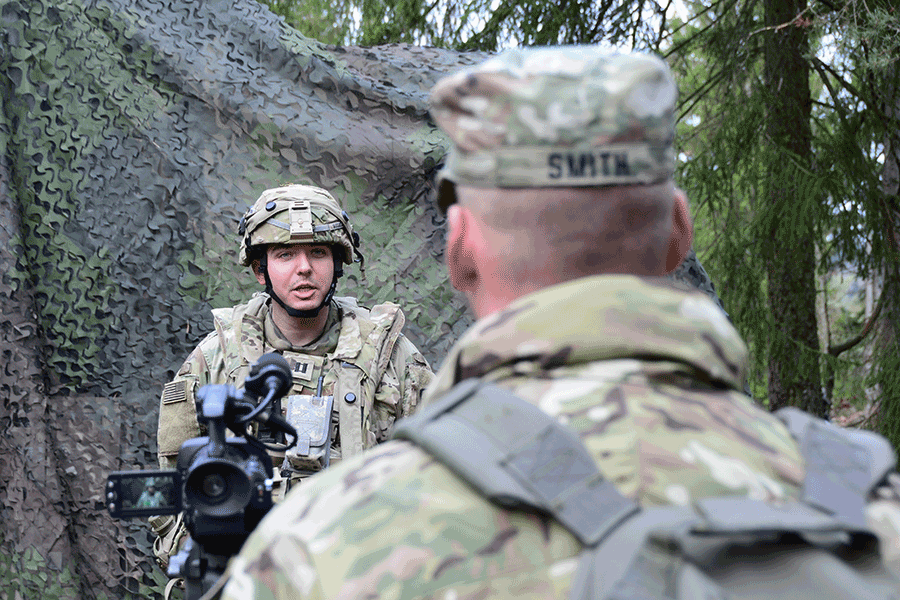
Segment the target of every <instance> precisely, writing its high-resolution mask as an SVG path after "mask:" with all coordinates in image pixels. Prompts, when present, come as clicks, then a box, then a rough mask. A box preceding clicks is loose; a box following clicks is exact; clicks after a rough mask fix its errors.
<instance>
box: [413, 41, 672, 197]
mask: <svg viewBox="0 0 900 600" xmlns="http://www.w3.org/2000/svg"><path fill="white" fill-rule="evenodd" d="M677 96H678V89H677V86H676V85H675V81H674V79H673V78H672V74H671V72H670V71H669V68H668V66H667V65H666V63H665V62H664V61H663V60H662V59H660V58H658V57H656V56H651V55H647V54H610V53H609V52H608V51H604V50H602V49H601V48H598V47H594V46H558V47H547V48H531V49H515V50H510V51H507V52H504V53H503V54H500V55H498V56H496V57H494V58H491V59H489V60H487V61H486V62H484V63H482V64H480V65H477V66H475V67H471V68H468V69H465V70H463V71H461V72H458V73H456V74H454V75H451V76H449V77H445V78H444V79H442V80H440V81H439V82H438V83H437V85H435V87H434V89H433V90H432V93H431V114H432V116H433V117H434V119H435V121H437V124H438V125H439V126H440V128H441V129H443V130H444V131H445V132H446V133H447V135H448V136H449V137H450V140H451V142H452V145H451V150H450V154H449V155H448V157H447V162H446V165H445V167H444V168H443V169H442V170H441V172H440V173H439V175H438V205H439V206H440V207H441V209H442V210H446V208H447V206H449V205H450V204H452V203H453V202H455V192H454V184H463V185H471V186H474V187H501V188H505V187H510V188H516V187H583V186H607V185H630V184H642V183H657V182H661V181H665V180H666V179H668V178H670V177H671V176H672V174H673V172H674V165H675V157H674V150H673V147H672V143H673V138H674V134H675V101H676V99H677Z"/></svg>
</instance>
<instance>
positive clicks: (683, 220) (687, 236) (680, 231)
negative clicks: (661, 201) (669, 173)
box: [666, 188, 694, 275]
mask: <svg viewBox="0 0 900 600" xmlns="http://www.w3.org/2000/svg"><path fill="white" fill-rule="evenodd" d="M693 241H694V225H693V223H692V222H691V213H690V210H688V205H687V196H685V194H684V192H683V191H681V190H680V189H678V188H675V205H674V207H673V210H672V236H671V237H670V238H669V249H668V252H667V253H666V275H668V274H669V273H671V272H672V271H674V270H675V269H677V268H678V267H680V266H681V263H683V262H684V259H685V257H686V256H687V254H688V252H689V251H690V249H691V243H692V242H693Z"/></svg>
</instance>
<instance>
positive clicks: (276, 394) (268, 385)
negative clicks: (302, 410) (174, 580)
mask: <svg viewBox="0 0 900 600" xmlns="http://www.w3.org/2000/svg"><path fill="white" fill-rule="evenodd" d="M291 385H292V376H291V369H290V367H289V366H288V363H287V361H286V360H285V359H284V357H282V356H281V355H280V354H276V353H270V354H265V355H263V356H262V357H261V358H260V359H259V360H258V361H257V362H256V363H255V364H254V365H253V367H252V368H251V370H250V375H249V376H248V377H247V379H246V380H245V382H244V389H243V390H238V389H236V388H235V387H234V386H231V385H205V386H203V387H201V388H200V389H199V390H198V391H197V420H198V421H199V422H200V423H201V424H203V423H205V424H206V425H207V428H208V433H209V435H208V436H206V437H200V438H194V439H190V440H188V441H186V442H185V443H184V444H182V446H181V448H180V449H179V451H178V459H177V463H176V468H175V469H173V470H154V471H150V470H144V471H118V472H115V473H111V474H110V475H109V478H108V479H107V482H106V494H105V499H106V505H107V509H108V510H109V513H110V515H112V517H113V518H119V519H129V518H135V517H149V516H157V515H177V514H179V513H184V522H185V527H186V528H187V530H188V533H189V534H190V538H189V539H188V540H187V542H186V543H185V544H184V546H183V547H182V549H181V551H180V552H179V553H178V554H177V555H176V556H174V557H173V558H172V560H171V562H170V563H169V570H168V575H169V576H170V577H183V578H184V579H185V592H186V594H185V595H186V598H187V600H194V599H196V598H200V597H201V596H202V595H203V594H204V593H205V592H206V591H208V590H210V589H211V588H212V587H213V585H214V584H215V582H216V581H217V580H218V579H219V577H220V576H221V575H222V573H223V572H224V570H225V566H226V565H227V562H228V559H229V558H230V557H231V556H233V555H234V554H237V552H238V551H239V550H240V548H241V546H242V545H243V543H244V541H245V540H246V539H247V536H249V535H250V533H251V532H252V531H253V530H254V529H255V528H256V526H257V524H258V523H259V522H260V520H262V518H263V517H264V516H265V515H266V513H267V512H268V511H269V509H270V508H271V507H272V504H273V502H272V485H273V468H272V460H271V458H270V457H269V454H268V452H267V451H266V450H267V449H269V450H285V449H286V448H285V446H283V445H280V446H278V447H277V448H276V447H273V446H270V445H268V444H266V443H264V442H261V441H260V440H259V439H257V438H256V437H254V436H253V435H252V434H251V433H250V432H249V431H248V429H247V427H248V425H249V424H250V423H251V422H253V421H256V422H257V423H259V424H260V427H265V428H266V429H267V430H268V431H270V432H277V433H281V434H284V435H287V436H290V437H291V438H292V442H291V444H290V445H289V446H287V448H291V447H292V446H293V445H294V444H296V442H297V431H296V429H295V428H294V427H293V426H291V425H290V424H289V423H288V422H287V421H286V420H285V419H284V418H283V417H282V416H281V414H280V413H281V411H280V410H277V407H278V404H279V403H278V402H277V400H280V398H281V397H282V396H284V395H285V394H286V393H287V392H288V391H290V389H291ZM226 428H227V429H228V430H230V431H232V432H234V433H235V435H236V436H237V437H229V438H226V437H225V432H226ZM212 549H214V550H212Z"/></svg>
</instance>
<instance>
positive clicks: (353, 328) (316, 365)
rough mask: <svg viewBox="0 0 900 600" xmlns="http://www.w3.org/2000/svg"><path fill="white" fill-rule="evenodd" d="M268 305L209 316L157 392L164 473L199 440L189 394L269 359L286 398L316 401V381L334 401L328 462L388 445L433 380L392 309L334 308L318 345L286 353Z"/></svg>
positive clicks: (164, 552) (157, 525)
mask: <svg viewBox="0 0 900 600" xmlns="http://www.w3.org/2000/svg"><path fill="white" fill-rule="evenodd" d="M268 301H269V298H268V296H267V295H266V294H264V293H258V294H257V295H255V296H254V297H253V298H252V299H251V300H250V302H249V303H247V304H244V305H240V306H236V307H233V308H224V309H216V310H214V311H213V317H214V321H215V327H216V330H215V331H214V332H212V333H210V334H209V335H208V336H207V337H206V338H205V339H204V340H203V341H202V342H200V344H199V345H198V346H197V347H196V348H195V349H194V351H193V352H192V353H191V355H190V356H189V357H188V359H187V360H186V361H185V362H184V364H183V365H182V367H181V369H179V371H178V374H177V375H176V376H175V378H174V379H173V380H172V381H171V382H169V383H168V384H166V385H165V387H164V389H163V394H162V398H161V400H160V412H159V429H158V435H157V441H158V448H159V450H158V451H159V463H160V466H161V467H162V468H174V466H175V461H176V458H177V455H178V449H179V448H180V447H181V444H182V443H184V442H185V441H186V440H188V439H190V438H193V437H197V436H199V435H201V433H202V432H201V430H200V426H199V424H198V423H197V414H196V408H195V397H196V392H197V390H198V389H199V388H200V387H202V386H204V385H206V384H211V383H218V384H223V383H224V384H231V385H234V386H235V387H237V388H240V387H243V382H244V380H245V379H246V377H247V375H248V374H249V372H250V367H251V365H252V364H253V363H254V362H255V361H256V360H257V359H258V358H259V357H260V356H262V355H263V354H265V353H267V352H272V351H278V352H280V353H281V354H282V355H283V356H284V357H285V358H286V359H287V361H288V364H290V365H291V368H292V370H293V374H294V387H293V388H292V389H291V390H290V392H289V394H291V395H293V394H297V395H299V394H315V393H316V391H317V388H318V385H319V378H320V377H321V379H322V383H321V393H322V395H326V396H327V395H334V421H335V427H334V432H335V433H334V435H333V439H334V440H335V444H334V447H333V448H332V450H331V460H332V461H333V462H334V461H336V460H339V459H341V458H347V457H348V456H352V455H354V454H358V453H360V452H361V451H362V450H364V449H366V448H369V447H371V446H374V445H375V444H376V443H379V442H382V441H384V440H386V439H387V438H388V436H389V435H390V431H391V428H392V426H393V423H394V421H395V420H396V419H398V418H400V417H402V416H405V415H408V414H410V413H411V412H412V411H413V410H414V409H415V407H416V405H417V404H418V402H419V397H420V395H421V393H422V391H423V390H424V389H425V387H426V386H427V385H428V383H429V382H430V381H431V380H432V378H433V374H432V372H431V370H430V368H429V366H428V364H427V362H426V361H425V358H424V357H423V356H422V354H421V353H419V351H418V350H417V349H416V347H415V346H414V345H413V344H412V343H411V342H410V341H409V340H408V339H407V338H406V337H405V336H403V335H402V333H401V330H402V328H403V324H404V316H403V313H402V312H401V310H400V308H399V307H398V306H397V305H395V304H390V303H387V304H381V305H378V306H375V307H374V308H372V310H371V311H370V310H366V309H364V308H360V307H359V306H357V304H356V301H355V300H354V299H353V298H334V299H333V301H332V303H331V310H330V312H329V319H328V322H327V323H326V326H325V331H324V332H323V334H322V336H321V337H320V338H319V340H318V341H317V342H314V343H313V344H311V345H310V346H304V347H301V348H294V347H292V346H291V344H290V343H289V342H288V341H287V340H286V339H284V337H283V336H281V334H280V332H278V330H277V328H275V326H274V323H273V321H272V319H271V317H270V316H269V304H268ZM353 423H358V424H362V425H363V426H362V427H359V426H356V427H353V426H351V424H353ZM273 462H274V466H275V471H276V475H277V474H278V471H279V467H280V465H281V458H280V457H278V456H273ZM276 495H277V494H276ZM172 524H173V520H172V519H170V518H164V519H157V520H155V521H154V522H152V523H151V525H153V527H154V529H156V531H157V533H158V534H160V535H161V536H167V537H168V538H174V536H175V531H174V530H172ZM179 535H183V533H180V534H179ZM177 544H178V540H177V539H172V540H171V542H169V543H162V541H160V542H158V543H157V548H156V553H157V557H158V558H159V559H160V563H161V564H162V565H163V566H164V565H165V563H166V562H167V559H168V555H170V554H171V553H172V552H173V551H175V550H177ZM160 546H162V547H160Z"/></svg>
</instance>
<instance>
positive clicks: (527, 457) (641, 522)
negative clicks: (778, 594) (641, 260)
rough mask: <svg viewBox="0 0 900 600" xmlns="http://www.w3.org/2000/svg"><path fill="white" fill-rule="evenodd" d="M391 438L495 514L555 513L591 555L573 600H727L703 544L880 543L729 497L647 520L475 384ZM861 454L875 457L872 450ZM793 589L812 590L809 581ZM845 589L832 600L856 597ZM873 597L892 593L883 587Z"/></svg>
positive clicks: (507, 397)
mask: <svg viewBox="0 0 900 600" xmlns="http://www.w3.org/2000/svg"><path fill="white" fill-rule="evenodd" d="M393 437H394V438H395V439H403V440H408V441H411V442H413V443H415V444H416V445H418V446H420V447H422V448H423V449H425V450H427V451H428V452H429V453H430V454H431V455H432V456H434V458H435V459H437V460H438V461H440V462H441V463H443V464H444V465H445V466H447V467H448V468H449V469H450V470H452V471H453V472H454V473H455V474H457V475H458V476H459V477H461V478H462V479H463V480H465V481H466V482H467V483H469V484H470V485H471V486H473V487H474V488H475V489H476V490H477V491H479V493H481V494H482V495H483V496H485V497H487V498H488V499H490V500H492V501H493V502H495V503H496V504H498V505H500V506H502V507H504V508H507V509H511V510H526V511H535V512H540V513H543V514H547V515H550V516H552V517H553V518H554V519H556V520H557V521H558V522H559V523H560V524H561V525H563V526H564V527H565V528H566V529H567V530H568V531H569V532H571V533H572V535H574V536H575V537H576V538H577V539H578V540H579V541H580V542H581V543H582V544H583V546H584V549H583V551H582V553H581V556H580V558H579V567H578V570H577V571H576V573H575V576H574V579H573V585H572V589H571V591H570V598H571V599H572V600H587V599H609V600H611V599H613V598H614V599H616V600H651V599H658V600H668V599H672V598H678V599H679V600H680V599H687V598H691V599H693V598H695V597H698V596H697V594H700V595H701V596H702V597H709V598H726V597H729V596H728V594H727V593H726V592H725V589H726V588H723V587H722V586H721V585H720V582H718V581H714V580H713V579H711V578H710V577H709V576H707V575H706V574H705V572H704V571H703V570H702V568H701V567H700V566H699V565H701V564H702V563H703V559H702V558H701V557H695V556H691V548H692V547H693V546H696V545H697V543H698V541H701V542H702V543H701V545H702V544H705V543H708V542H709V541H710V540H712V541H713V542H715V543H719V544H726V545H727V544H729V543H732V542H738V543H746V542H747V541H748V540H764V541H765V542H766V543H771V540H776V541H777V540H778V539H780V537H781V536H783V535H786V536H788V537H790V536H801V537H802V536H805V535H812V536H813V537H814V538H818V539H826V538H828V539H830V538H835V539H841V540H844V538H847V539H850V540H852V541H851V542H850V543H851V545H853V546H855V547H859V546H860V545H863V546H864V545H866V544H869V545H870V542H871V540H872V539H873V538H872V536H871V534H870V533H869V532H868V530H867V528H865V527H864V524H857V523H851V522H849V521H848V520H847V519H845V518H843V517H842V516H841V515H835V516H832V515H830V514H827V513H826V512H822V511H821V510H820V507H818V506H817V505H814V504H813V505H810V503H806V502H793V503H785V504H781V505H771V504H768V503H765V502H759V501H756V500H752V499H749V498H744V497H727V498H707V499H701V500H698V501H696V502H695V503H694V506H692V507H683V506H663V507H655V508H650V509H646V510H642V509H640V507H639V506H638V505H637V503H636V502H634V501H633V500H630V499H628V498H625V497H624V496H622V495H621V494H620V493H619V492H618V490H616V489H615V487H614V486H613V485H612V484H611V483H610V482H609V481H607V480H606V479H604V478H603V476H602V474H601V473H600V471H599V469H598V468H597V466H596V464H595V463H594V461H593V459H592V457H591V456H590V454H589V453H588V452H587V450H586V449H585V447H584V445H583V444H582V443H581V440H580V439H579V438H578V436H577V435H576V434H575V432H574V431H572V430H571V429H570V428H568V427H566V426H564V425H561V424H560V423H558V422H557V421H556V420H555V419H554V418H552V417H550V416H549V415H547V414H546V413H544V412H543V411H541V410H540V409H538V408H537V407H536V406H534V405H532V404H530V403H528V402H527V401H525V400H523V399H521V398H519V397H518V396H516V395H515V394H513V393H512V392H510V391H509V390H507V389H504V388H502V387H499V386H496V385H492V384H482V383H480V382H478V381H476V380H468V381H464V382H461V383H460V384H458V385H456V386H455V387H454V388H453V389H451V390H450V391H449V392H448V393H447V394H446V395H445V396H443V397H442V398H441V399H439V400H438V401H437V402H435V403H433V404H431V405H429V406H426V407H423V408H421V409H420V410H419V412H417V413H416V414H415V415H413V416H412V417H409V418H406V419H403V420H401V421H399V422H398V423H397V425H396V427H395V429H394V434H393ZM866 439H868V438H866ZM861 445H862V446H863V447H868V443H867V442H862V443H861ZM877 446H878V444H875V447H877ZM888 463H889V461H887V462H883V463H881V464H880V466H879V467H877V468H875V469H874V471H877V470H879V469H881V468H884V467H885V466H886V465H887V464H888ZM873 477H874V475H873ZM857 483H859V482H857ZM848 536H849V537H848ZM789 546H790V544H788V545H787V546H784V547H779V549H778V550H777V552H773V553H772V554H771V556H776V555H777V554H778V553H779V552H781V553H783V552H785V551H786V550H785V548H788V547H789ZM722 547H724V546H722ZM798 556H801V558H799V559H797V560H800V561H802V560H805V559H804V558H802V556H805V555H798ZM816 556H818V557H819V558H818V559H817V560H820V561H821V560H825V561H826V562H827V561H831V562H827V564H828V565H829V568H828V569H826V570H834V569H833V568H832V566H833V565H836V564H839V563H840V559H839V558H838V557H837V556H831V555H829V554H828V553H827V552H824V551H823V552H819V554H817V555H816ZM823 556H824V557H825V558H824V559H823V558H822V557H823ZM695 561H696V563H695ZM823 564H824V563H823ZM835 568H836V567H835ZM837 580H838V582H839V583H841V590H844V591H846V590H855V591H857V592H858V591H859V590H861V589H868V584H869V582H868V581H866V580H864V579H863V578H861V577H860V575H859V573H857V572H856V571H853V570H850V571H848V572H847V573H846V574H842V575H841V576H840V577H838V578H837ZM685 582H687V583H685ZM792 585H795V586H797V585H799V586H800V587H801V588H802V587H803V586H807V588H808V582H805V580H804V581H802V582H800V584H797V583H796V582H794V583H793V584H792ZM807 588H803V589H804V590H806V589H807ZM676 589H677V591H676ZM786 589H787V588H786ZM841 590H838V592H839V593H835V594H832V595H831V596H825V597H828V598H832V597H833V598H845V597H853V596H847V595H846V594H844V592H843V591H841ZM704 594H705V595H704ZM867 597H871V598H887V597H889V595H885V592H884V588H883V586H876V587H875V588H874V589H873V591H872V593H871V594H870V595H869V596H867Z"/></svg>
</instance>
